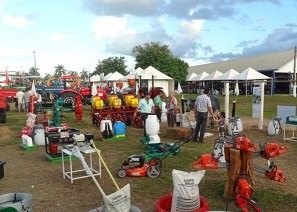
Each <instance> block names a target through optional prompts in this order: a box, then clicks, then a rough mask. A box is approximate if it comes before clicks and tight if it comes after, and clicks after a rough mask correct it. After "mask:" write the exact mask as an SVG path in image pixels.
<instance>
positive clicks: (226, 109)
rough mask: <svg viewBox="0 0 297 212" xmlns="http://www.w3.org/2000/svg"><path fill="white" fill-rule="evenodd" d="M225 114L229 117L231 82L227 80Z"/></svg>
mask: <svg viewBox="0 0 297 212" xmlns="http://www.w3.org/2000/svg"><path fill="white" fill-rule="evenodd" d="M225 116H226V120H227V121H228V119H229V82H225Z"/></svg>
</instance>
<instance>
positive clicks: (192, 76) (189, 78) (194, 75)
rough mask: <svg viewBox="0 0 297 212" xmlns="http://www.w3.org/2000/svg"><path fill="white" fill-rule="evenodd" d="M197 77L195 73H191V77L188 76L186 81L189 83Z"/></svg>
mask: <svg viewBox="0 0 297 212" xmlns="http://www.w3.org/2000/svg"><path fill="white" fill-rule="evenodd" d="M197 76H198V75H197V74H195V73H194V72H193V73H191V74H190V75H188V76H187V78H186V81H187V82H189V81H192V79H194V78H195V77H197Z"/></svg>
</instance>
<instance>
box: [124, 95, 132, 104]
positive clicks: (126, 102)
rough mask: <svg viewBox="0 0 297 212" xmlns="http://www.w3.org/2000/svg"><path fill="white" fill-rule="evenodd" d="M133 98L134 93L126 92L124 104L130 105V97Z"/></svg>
mask: <svg viewBox="0 0 297 212" xmlns="http://www.w3.org/2000/svg"><path fill="white" fill-rule="evenodd" d="M132 98H134V95H133V94H127V95H125V105H126V106H130V104H129V103H130V99H132Z"/></svg>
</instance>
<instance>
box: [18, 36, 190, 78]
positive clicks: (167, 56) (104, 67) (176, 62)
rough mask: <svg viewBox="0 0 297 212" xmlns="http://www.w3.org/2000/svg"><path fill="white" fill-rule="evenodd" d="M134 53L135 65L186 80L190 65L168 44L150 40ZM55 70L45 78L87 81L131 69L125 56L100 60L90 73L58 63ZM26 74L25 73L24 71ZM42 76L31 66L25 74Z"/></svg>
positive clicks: (133, 51)
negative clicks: (63, 77) (68, 76)
mask: <svg viewBox="0 0 297 212" xmlns="http://www.w3.org/2000/svg"><path fill="white" fill-rule="evenodd" d="M132 55H133V56H134V57H135V62H136V64H135V67H134V69H137V68H138V67H140V68H142V69H145V68H147V67H148V66H153V67H154V68H156V69H158V70H159V71H161V72H162V73H164V74H166V75H168V76H169V77H171V78H173V79H174V80H176V81H180V82H183V81H185V79H186V77H187V74H188V68H189V65H188V63H186V62H185V61H183V60H182V59H180V58H178V57H176V56H174V55H173V54H172V52H171V50H170V49H169V46H168V45H163V44H161V43H160V42H150V43H144V44H143V45H137V46H135V47H133V49H132ZM54 68H55V72H54V75H53V76H52V75H51V74H46V76H45V77H44V80H47V79H49V78H51V77H57V78H59V77H61V76H63V75H66V74H67V75H79V74H80V76H81V78H82V79H83V80H84V81H87V80H88V79H89V77H90V76H93V75H96V74H99V75H100V74H101V73H104V74H105V75H107V74H109V73H111V72H115V71H117V72H119V73H121V74H123V75H127V74H128V73H129V70H127V65H126V60H125V57H117V56H116V57H108V58H106V59H103V60H98V64H97V65H96V67H95V70H94V71H92V72H91V73H90V76H89V73H88V71H86V70H82V71H81V72H80V73H78V72H76V71H69V70H66V69H65V68H64V65H60V64H58V65H57V66H55V67H54ZM23 74H24V73H23ZM26 75H29V76H32V75H34V76H40V73H39V69H38V68H36V69H35V67H31V68H30V70H29V72H28V73H25V76H26Z"/></svg>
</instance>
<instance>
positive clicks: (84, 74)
mask: <svg viewBox="0 0 297 212" xmlns="http://www.w3.org/2000/svg"><path fill="white" fill-rule="evenodd" d="M80 77H81V79H82V80H83V81H84V82H86V81H88V78H89V73H88V72H87V71H86V70H85V69H83V70H82V71H81V72H80Z"/></svg>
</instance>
